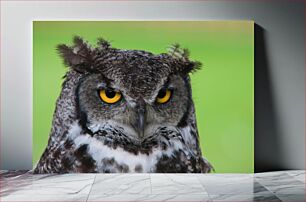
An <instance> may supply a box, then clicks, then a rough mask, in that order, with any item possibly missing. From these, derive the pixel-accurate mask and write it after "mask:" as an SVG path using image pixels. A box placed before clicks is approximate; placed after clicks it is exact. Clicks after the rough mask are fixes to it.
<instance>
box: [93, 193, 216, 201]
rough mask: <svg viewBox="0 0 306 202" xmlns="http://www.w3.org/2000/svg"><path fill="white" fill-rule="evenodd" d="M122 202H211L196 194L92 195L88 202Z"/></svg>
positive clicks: (204, 196)
mask: <svg viewBox="0 0 306 202" xmlns="http://www.w3.org/2000/svg"><path fill="white" fill-rule="evenodd" d="M104 201H105V202H106V201H107V202H111V201H114V202H120V201H122V202H123V201H124V202H126V201H139V202H141V201H148V202H150V201H151V202H158V201H163V202H164V201H173V202H180V201H182V202H188V201H190V202H198V201H199V202H211V201H212V200H211V199H209V197H208V195H205V194H204V195H203V194H195V195H186V194H183V195H166V194H164V195H156V194H150V195H142V194H139V195H138V194H129V195H92V194H91V195H90V196H89V198H88V202H104Z"/></svg>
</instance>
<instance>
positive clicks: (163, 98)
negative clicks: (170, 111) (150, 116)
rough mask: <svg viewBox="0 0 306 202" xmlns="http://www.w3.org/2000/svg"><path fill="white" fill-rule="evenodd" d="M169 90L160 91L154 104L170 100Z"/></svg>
mask: <svg viewBox="0 0 306 202" xmlns="http://www.w3.org/2000/svg"><path fill="white" fill-rule="evenodd" d="M171 94H172V92H171V90H169V89H161V90H160V91H159V93H158V95H157V98H156V102H157V103H159V104H164V103H166V102H168V101H169V100H170V97H171Z"/></svg>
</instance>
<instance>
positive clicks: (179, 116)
mask: <svg viewBox="0 0 306 202" xmlns="http://www.w3.org/2000/svg"><path fill="white" fill-rule="evenodd" d="M58 51H59V53H60V55H61V57H62V58H63V60H64V63H65V65H67V66H68V67H70V68H69V70H68V72H67V74H66V75H65V78H64V79H65V81H64V83H63V86H62V91H61V94H60V96H59V98H58V100H57V102H56V109H55V113H54V116H53V122H52V129H51V132H50V137H49V141H48V146H47V147H46V149H45V151H44V153H43V155H42V157H41V158H40V160H39V162H38V164H37V166H36V168H35V169H34V173H68V172H103V173H110V172H120V173H126V172H161V173H164V172H171V173H178V172H180V173H186V172H192V173H206V172H210V171H211V169H212V167H211V165H210V164H209V163H208V162H207V161H206V160H205V158H203V157H202V153H201V149H200V144H199V136H198V130H197V125H196V118H195V109H194V104H193V101H192V93H191V86H190V77H189V73H190V72H194V71H196V70H197V69H198V68H199V67H200V63H198V62H194V61H191V60H190V59H189V58H188V57H189V52H188V50H186V49H181V48H180V47H179V45H174V46H172V47H170V50H169V52H168V53H163V54H159V55H155V54H152V53H150V52H146V51H141V50H122V49H116V48H113V47H111V45H110V44H109V43H108V42H107V41H105V40H103V39H99V42H98V46H97V47H91V46H89V45H88V43H86V42H84V41H83V40H82V39H81V38H80V37H75V38H74V45H73V46H72V47H68V46H66V45H59V46H58ZM102 91H103V92H104V91H107V92H108V93H109V94H111V95H110V97H111V98H112V97H113V96H114V95H115V94H114V93H118V95H121V97H120V99H119V100H118V101H117V102H115V103H113V104H110V103H108V102H105V100H103V99H102V98H101V96H100V97H99V95H101V94H100V93H101V92H102ZM165 92H167V93H169V95H170V96H171V97H170V98H169V97H168V100H167V101H166V102H164V103H162V104H161V103H159V102H157V97H162V96H164V97H165V96H166V94H165ZM108 96H109V95H108ZM165 99H166V98H165Z"/></svg>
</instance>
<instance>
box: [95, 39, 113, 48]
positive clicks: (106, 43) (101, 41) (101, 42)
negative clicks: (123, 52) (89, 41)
mask: <svg viewBox="0 0 306 202" xmlns="http://www.w3.org/2000/svg"><path fill="white" fill-rule="evenodd" d="M97 44H98V46H100V47H101V48H103V49H108V48H110V47H111V44H110V42H109V41H107V40H106V39H104V38H102V37H100V38H98V43H97Z"/></svg>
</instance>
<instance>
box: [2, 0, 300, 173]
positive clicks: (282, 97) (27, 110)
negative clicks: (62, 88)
mask: <svg viewBox="0 0 306 202" xmlns="http://www.w3.org/2000/svg"><path fill="white" fill-rule="evenodd" d="M304 9H305V6H304V3H303V1H298V0H294V1H289V0H288V1H274V0H269V1H252V0H250V1H237V0H228V1H221V0H220V1H188V2H187V1H186V2H183V1H162V2H161V1H143V2H140V1H129V2H128V1H121V2H119V1H113V2H106V1H104V2H102V1H91V2H81V1H76V2H54V1H45V2H34V1H9V2H8V1H4V2H3V1H1V147H0V149H1V150H0V151H1V164H0V165H1V169H31V167H32V159H31V158H32V23H31V22H32V20H50V19H54V20H55V19H65V20H76V19H79V20H122V19H129V20H218V19H219V20H226V19H228V20H234V19H240V20H254V21H255V22H256V23H257V26H256V29H255V30H256V37H255V38H256V41H255V43H256V45H257V46H256V50H255V60H256V63H255V97H256V98H255V165H256V171H266V170H277V169H305V133H304V132H305V131H304V129H305V128H304V127H305V85H304V79H305V69H304V66H305V59H304V56H305V49H304V46H305V39H304V36H305V28H304V26H305V16H304V15H305V14H304V12H305V11H304Z"/></svg>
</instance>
